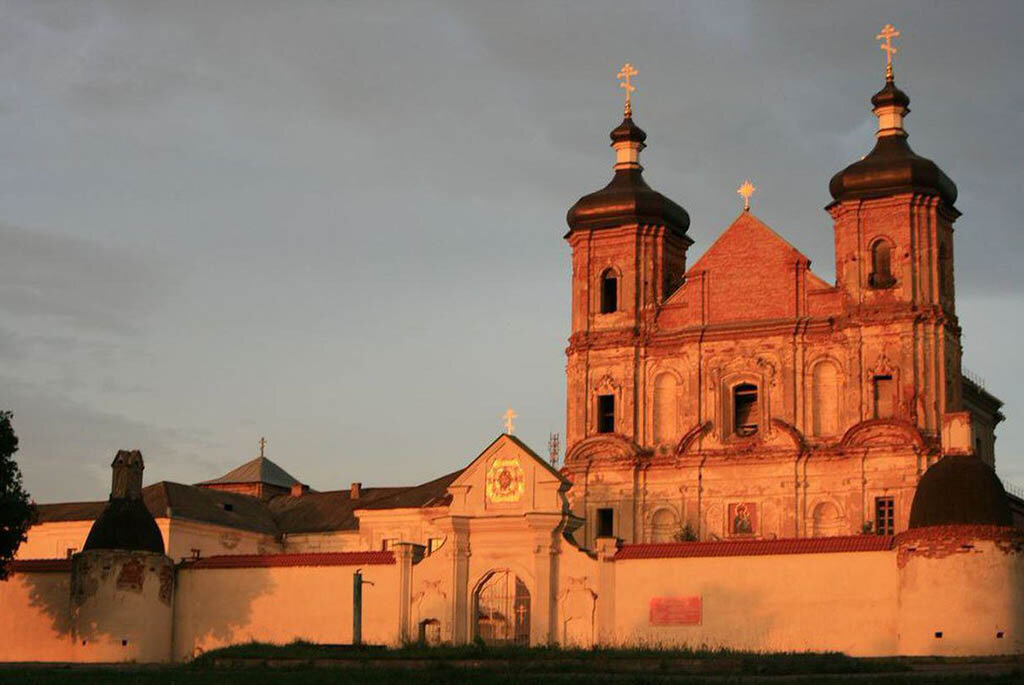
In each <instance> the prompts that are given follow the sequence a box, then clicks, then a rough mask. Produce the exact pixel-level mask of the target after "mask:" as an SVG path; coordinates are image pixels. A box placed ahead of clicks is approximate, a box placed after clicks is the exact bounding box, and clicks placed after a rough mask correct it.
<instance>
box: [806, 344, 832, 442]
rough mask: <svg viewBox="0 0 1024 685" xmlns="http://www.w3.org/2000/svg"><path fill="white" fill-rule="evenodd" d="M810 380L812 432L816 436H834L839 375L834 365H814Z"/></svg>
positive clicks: (826, 363) (825, 363)
mask: <svg viewBox="0 0 1024 685" xmlns="http://www.w3.org/2000/svg"><path fill="white" fill-rule="evenodd" d="M811 379H812V383H813V389H812V392H811V429H812V432H813V434H814V435H816V436H823V435H835V434H836V433H837V432H838V430H839V374H838V372H837V371H836V366H835V364H833V363H832V362H827V361H826V362H820V363H818V364H816V365H815V366H814V373H813V374H812V376H811Z"/></svg>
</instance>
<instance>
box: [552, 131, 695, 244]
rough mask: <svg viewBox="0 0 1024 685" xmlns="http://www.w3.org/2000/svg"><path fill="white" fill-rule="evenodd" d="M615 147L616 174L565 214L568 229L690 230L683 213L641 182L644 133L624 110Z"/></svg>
mask: <svg viewBox="0 0 1024 685" xmlns="http://www.w3.org/2000/svg"><path fill="white" fill-rule="evenodd" d="M611 139H612V147H613V148H615V167H614V168H615V175H614V176H613V177H612V180H611V182H610V183H609V184H608V185H606V186H605V187H604V188H602V189H601V190H598V191H597V192H594V193H590V194H589V195H584V196H583V197H581V198H580V199H579V200H578V201H577V202H576V204H574V205H573V206H572V208H571V209H570V210H569V213H568V214H567V215H566V221H567V222H568V223H569V230H570V232H571V231H576V230H592V229H600V228H614V227H617V226H623V225H627V224H656V225H660V226H665V227H667V228H669V229H671V230H673V231H675V232H676V233H678V234H679V235H685V234H686V230H687V229H688V228H689V227H690V215H689V214H687V213H686V210H685V209H683V208H682V207H680V206H679V205H677V204H676V203H675V202H673V201H672V200H670V199H668V198H667V197H665V196H664V195H662V194H661V193H659V192H657V191H655V190H652V189H651V187H650V186H649V185H647V183H646V182H645V181H644V178H643V170H644V168H643V167H642V166H640V151H641V150H643V149H644V147H646V146H645V145H644V141H645V140H646V139H647V134H646V133H644V131H643V129H641V128H640V127H639V126H637V125H636V124H635V123H633V117H632V114H631V113H630V112H628V111H627V113H626V116H625V118H624V119H623V120H622V123H621V124H619V125H618V126H616V127H615V129H614V130H612V132H611Z"/></svg>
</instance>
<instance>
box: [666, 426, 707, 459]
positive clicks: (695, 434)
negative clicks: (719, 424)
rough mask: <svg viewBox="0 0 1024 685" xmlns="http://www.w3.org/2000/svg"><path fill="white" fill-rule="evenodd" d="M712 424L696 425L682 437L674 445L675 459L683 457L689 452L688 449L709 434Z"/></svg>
mask: <svg viewBox="0 0 1024 685" xmlns="http://www.w3.org/2000/svg"><path fill="white" fill-rule="evenodd" d="M713 425H714V424H712V423H711V422H710V421H705V422H704V423H700V424H697V425H696V426H694V427H693V428H691V429H690V430H689V431H687V432H686V435H684V436H683V437H682V439H681V440H680V441H679V443H678V444H676V449H675V453H676V456H677V457H682V456H685V455H686V453H687V452H688V451H689V450H690V447H691V446H692V445H693V444H694V443H696V442H697V441H698V440H699V439H700V438H702V437H704V436H705V435H707V434H708V433H710V432H711V427H712V426H713Z"/></svg>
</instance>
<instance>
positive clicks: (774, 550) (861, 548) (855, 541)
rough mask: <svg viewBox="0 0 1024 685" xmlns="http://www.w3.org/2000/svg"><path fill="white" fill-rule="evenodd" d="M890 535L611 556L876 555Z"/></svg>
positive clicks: (699, 545)
mask: <svg viewBox="0 0 1024 685" xmlns="http://www.w3.org/2000/svg"><path fill="white" fill-rule="evenodd" d="M892 544H893V538H892V536H890V535H846V536H841V537H825V538H786V539H782V540H723V541H721V542H665V543H651V544H643V545H623V546H622V547H620V548H619V551H618V552H616V553H615V559H616V561H619V560H622V559H669V558H679V557H747V556H766V555H770V554H830V553H835V552H880V551H886V550H890V549H892Z"/></svg>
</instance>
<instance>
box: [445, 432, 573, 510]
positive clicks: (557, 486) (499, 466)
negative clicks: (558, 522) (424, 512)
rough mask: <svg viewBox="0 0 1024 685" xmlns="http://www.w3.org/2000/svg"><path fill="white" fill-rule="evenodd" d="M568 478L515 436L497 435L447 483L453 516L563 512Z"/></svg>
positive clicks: (566, 506) (565, 508) (565, 503)
mask: <svg viewBox="0 0 1024 685" xmlns="http://www.w3.org/2000/svg"><path fill="white" fill-rule="evenodd" d="M570 485H571V484H570V482H569V481H568V480H567V479H566V478H565V477H564V476H563V475H562V474H560V473H559V472H558V471H556V470H555V469H554V468H552V467H551V465H550V464H548V463H547V462H546V461H545V460H544V459H542V458H541V457H539V456H538V455H537V453H536V452H534V451H533V450H531V449H530V448H529V447H527V446H526V444H525V443H523V442H522V441H521V440H519V439H518V438H516V437H514V436H511V435H508V434H503V435H499V436H498V438H497V439H495V440H494V442H492V443H491V444H490V445H488V446H487V448H486V449H484V451H483V452H481V453H480V454H479V456H477V458H476V459H474V460H473V461H472V462H471V463H470V464H469V466H467V467H466V469H465V470H464V471H463V472H462V473H461V474H460V475H459V477H458V478H456V479H455V480H454V481H453V482H452V483H451V485H449V486H448V492H449V493H451V495H452V503H451V507H450V508H449V513H450V514H451V515H454V516H478V517H479V516H509V515H522V514H523V513H527V512H530V513H536V512H550V513H563V512H565V511H567V508H568V504H567V502H566V499H565V495H564V493H565V491H566V490H568V489H569V487H570Z"/></svg>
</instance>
